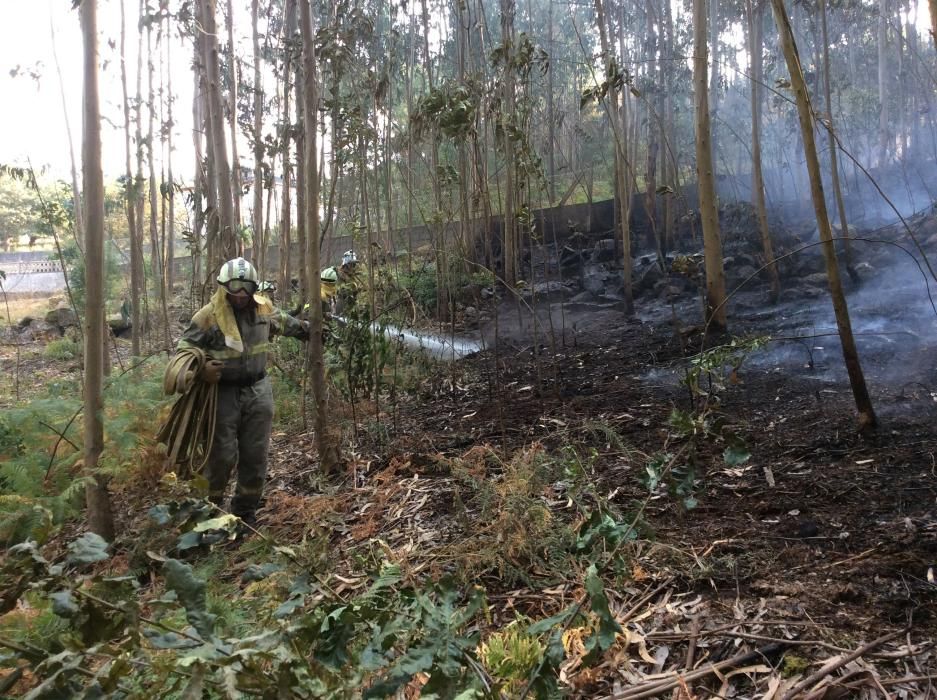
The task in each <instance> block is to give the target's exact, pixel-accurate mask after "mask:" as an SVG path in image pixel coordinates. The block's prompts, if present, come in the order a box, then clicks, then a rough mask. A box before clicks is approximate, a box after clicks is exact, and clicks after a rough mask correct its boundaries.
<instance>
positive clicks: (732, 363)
mask: <svg viewBox="0 0 937 700" xmlns="http://www.w3.org/2000/svg"><path fill="white" fill-rule="evenodd" d="M769 341H770V338H769V337H767V336H756V337H753V338H733V339H732V340H731V341H730V342H729V343H727V344H725V345H717V346H716V347H714V348H710V349H709V350H704V351H703V352H701V353H700V354H699V355H696V356H695V357H693V358H692V359H691V360H690V366H689V367H688V368H687V370H686V374H685V376H684V378H683V384H684V385H685V386H686V387H687V388H688V389H689V390H690V394H691V396H692V397H694V399H698V398H703V399H708V398H711V397H718V395H719V394H720V393H721V392H722V391H724V390H725V389H726V388H727V387H728V385H729V384H730V383H733V382H737V381H738V371H739V369H741V367H742V363H743V362H745V359H746V358H747V357H748V356H749V355H750V354H751V353H753V352H755V351H757V350H760V349H761V348H763V347H764V346H765V345H766V344H767V343H768V342H769Z"/></svg>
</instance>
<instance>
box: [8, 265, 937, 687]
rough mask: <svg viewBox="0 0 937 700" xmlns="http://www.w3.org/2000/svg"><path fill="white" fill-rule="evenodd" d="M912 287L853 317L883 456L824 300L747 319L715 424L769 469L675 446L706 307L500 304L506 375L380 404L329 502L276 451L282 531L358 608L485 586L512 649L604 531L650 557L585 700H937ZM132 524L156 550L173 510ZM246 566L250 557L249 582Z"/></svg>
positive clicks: (277, 531)
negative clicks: (759, 339)
mask: <svg viewBox="0 0 937 700" xmlns="http://www.w3.org/2000/svg"><path fill="white" fill-rule="evenodd" d="M899 273H900V274H899ZM917 274H918V273H916V272H915V271H914V270H912V271H910V272H908V271H907V270H901V271H899V272H897V273H896V272H893V273H889V274H885V273H883V272H879V273H878V274H877V275H876V276H875V277H873V278H871V279H867V280H866V281H865V282H864V283H863V285H862V286H861V287H859V288H856V289H852V290H851V293H850V302H851V308H852V312H853V321H854V326H855V328H856V331H857V333H858V337H859V343H860V351H861V356H862V361H863V367H864V369H865V371H866V374H867V378H868V383H869V387H870V390H871V393H872V397H873V401H874V405H875V409H876V412H877V415H878V417H879V420H880V427H879V429H878V430H877V431H876V432H875V433H873V434H869V435H860V434H859V432H858V430H857V420H856V410H855V405H854V403H853V400H852V395H851V392H850V390H849V385H848V382H847V380H846V376H845V372H844V371H843V369H842V360H841V355H840V351H839V342H838V339H837V338H836V337H835V336H834V335H831V334H832V333H835V324H834V323H833V321H832V314H831V311H830V310H829V308H828V306H829V303H828V301H826V299H825V298H824V297H823V296H822V294H819V293H818V291H817V288H816V287H815V286H809V285H804V284H799V283H790V284H789V287H790V288H789V289H788V291H787V292H786V293H785V296H784V297H783V299H784V301H783V303H782V304H781V305H779V306H769V305H767V304H766V300H765V293H764V290H763V289H761V288H758V287H756V288H755V289H752V290H750V291H742V292H740V293H738V294H737V295H735V296H734V297H733V300H732V302H731V305H730V313H729V316H730V322H731V330H732V333H733V335H734V336H737V337H741V336H746V335H770V336H772V337H773V338H774V340H773V341H771V342H769V343H767V344H766V345H765V346H764V347H763V348H762V349H759V350H756V351H753V352H751V353H749V354H748V355H747V356H746V358H745V360H744V362H743V363H742V365H741V367H740V368H739V369H738V371H737V372H734V373H731V374H729V375H728V380H727V381H726V382H725V386H724V387H722V388H720V389H719V390H718V391H716V392H715V393H714V394H713V396H712V397H710V403H709V408H710V412H709V413H708V417H709V418H710V420H711V421H715V420H716V419H720V420H721V421H724V422H725V424H726V425H727V426H729V427H731V429H732V431H733V432H734V433H735V434H737V435H738V436H739V437H741V438H742V439H743V440H744V442H745V444H746V447H747V449H748V451H749V452H750V453H751V458H750V459H749V460H748V461H746V462H745V463H743V464H739V465H729V464H727V463H726V462H725V461H724V460H723V457H722V455H723V451H724V449H725V448H726V443H725V440H724V439H723V438H720V437H712V436H705V435H699V436H697V437H696V439H695V440H692V441H691V440H689V439H688V438H686V437H681V436H679V435H676V434H675V431H674V430H673V429H672V428H671V427H670V425H669V422H668V418H669V416H670V415H671V413H672V411H674V410H675V409H677V410H680V411H685V412H691V411H693V410H699V409H700V407H701V403H700V401H701V400H700V398H699V397H697V398H695V399H692V400H691V394H690V392H689V391H688V390H687V388H686V387H685V386H684V385H683V384H681V382H680V379H681V377H683V376H685V371H686V368H687V367H688V366H690V361H691V358H692V357H693V356H694V355H695V354H696V353H697V352H698V351H699V350H700V342H701V341H700V338H701V334H700V333H699V327H698V323H699V316H700V313H699V302H698V300H697V299H695V298H694V297H693V295H692V294H685V295H683V296H681V297H678V298H676V299H661V298H655V299H651V300H648V299H639V300H638V304H637V310H638V314H637V316H636V317H635V318H632V319H626V318H625V317H624V316H623V314H622V313H621V311H620V310H619V309H618V308H617V306H616V305H615V304H614V303H611V302H608V301H602V302H600V303H582V302H577V303H569V304H563V305H558V304H553V305H552V306H545V307H542V308H541V309H540V311H541V313H540V322H539V323H538V325H537V326H536V327H533V328H532V327H531V324H530V321H529V315H528V314H526V313H524V312H522V313H520V314H519V313H518V311H517V305H516V304H514V303H506V302H502V308H501V313H500V314H499V316H498V319H499V323H498V331H497V333H498V336H499V337H498V343H497V346H496V347H493V346H492V345H493V344H492V340H493V337H494V331H493V329H491V328H490V327H488V328H486V329H485V331H486V336H487V341H486V342H487V345H488V349H486V350H485V351H483V352H481V353H479V354H478V355H475V356H473V357H470V358H468V359H464V360H460V361H458V362H455V363H449V364H440V365H439V366H438V367H437V368H436V372H435V373H434V374H433V375H432V376H431V377H429V378H427V379H426V380H424V381H423V382H422V384H421V385H420V386H419V388H418V390H417V391H415V392H413V393H411V394H407V395H401V396H399V397H398V400H397V401H396V403H392V404H388V403H387V400H386V398H385V400H384V403H383V404H381V405H380V406H376V405H375V404H374V403H373V402H369V401H361V402H359V404H358V405H357V406H356V407H355V412H354V415H355V417H356V419H357V423H358V428H359V429H358V431H356V437H355V438H352V432H351V431H350V430H349V431H346V436H347V437H348V438H349V441H350V444H349V445H346V448H347V449H346V450H345V456H346V458H347V469H346V471H345V473H344V474H343V475H342V478H341V479H338V480H333V481H331V482H330V481H327V480H324V479H322V478H321V477H320V476H319V474H318V469H317V465H316V463H315V451H314V447H313V439H312V435H311V434H310V433H308V432H304V431H302V430H285V431H283V432H279V433H277V434H275V436H274V439H273V444H272V448H271V458H272V464H271V474H270V483H269V484H268V490H267V499H266V506H265V508H264V509H263V510H262V511H261V526H262V530H263V531H264V532H265V533H267V535H268V536H270V537H272V538H273V539H275V540H276V541H278V542H282V543H288V542H300V541H304V540H305V541H307V542H308V541H311V540H312V539H318V541H321V542H323V543H325V545H327V547H326V550H327V554H326V553H325V552H324V553H323V556H324V557H327V559H328V568H327V569H324V570H327V571H330V572H331V573H332V576H333V577H334V578H332V579H331V581H332V584H333V588H334V590H336V591H337V592H338V593H340V594H342V593H346V592H349V591H354V590H363V589H364V588H366V587H367V586H368V585H369V583H370V581H369V579H368V573H369V572H371V571H373V570H374V568H375V567H376V566H377V565H378V564H379V563H380V561H381V560H384V559H386V560H390V561H394V562H396V563H399V564H400V565H401V566H402V569H403V571H404V572H405V573H406V575H407V577H408V579H409V580H411V581H412V582H414V583H416V584H418V585H419V583H420V582H421V581H423V582H425V580H426V578H427V577H430V578H439V577H442V576H446V575H453V574H454V575H456V576H457V577H458V578H459V579H460V580H462V581H464V582H465V585H466V586H469V585H471V583H473V582H476V583H481V584H483V585H484V586H485V588H486V590H487V592H488V600H489V603H490V605H491V610H492V620H491V621H492V627H497V626H498V625H501V624H504V623H506V622H508V621H510V620H513V619H514V618H516V617H517V616H518V615H523V616H526V617H527V618H529V619H542V618H544V617H547V616H549V615H553V614H556V613H558V612H560V611H561V610H563V609H564V608H566V607H567V606H569V605H571V604H573V603H575V602H577V601H580V600H582V599H583V592H584V587H583V582H584V576H585V568H586V566H587V563H586V561H585V559H586V558H585V557H584V556H582V555H579V556H571V555H570V554H569V544H570V543H569V541H567V540H564V539H563V538H562V536H561V534H560V533H561V531H562V529H563V528H564V527H565V528H567V529H569V530H570V531H572V532H582V531H583V528H584V521H585V519H586V518H587V517H588V514H589V513H590V512H591V511H594V510H596V509H602V510H603V511H604V512H608V513H610V514H611V515H612V516H613V517H614V518H615V519H616V520H618V521H619V522H621V523H625V524H632V523H634V525H635V528H636V530H637V532H638V537H637V539H636V540H634V541H633V542H628V543H626V544H624V545H622V546H621V547H620V548H619V549H618V554H619V556H617V557H615V558H614V560H613V561H612V563H611V564H610V565H609V566H607V567H606V568H605V569H603V580H604V582H605V586H606V591H607V593H608V598H609V603H610V609H611V611H612V613H613V614H614V615H615V617H616V619H617V620H618V622H619V623H620V624H621V626H622V630H623V632H622V634H620V635H619V637H618V640H617V642H616V644H615V645H614V646H613V647H612V648H611V649H609V650H608V651H607V652H606V653H605V654H604V656H603V657H602V658H601V660H600V662H599V663H598V664H597V665H591V666H590V665H587V664H585V663H584V655H585V649H584V642H585V640H586V639H587V638H588V637H589V636H590V635H591V633H592V631H593V630H592V625H593V624H594V618H593V617H591V616H586V618H583V619H577V620H576V621H575V622H574V623H572V624H571V625H570V628H569V629H568V630H566V633H565V634H564V646H565V648H566V661H565V662H564V664H563V666H562V668H561V669H560V671H561V679H562V682H563V685H564V687H566V688H568V689H569V691H570V693H571V694H572V695H573V696H575V697H616V698H637V697H675V698H684V699H687V698H710V697H737V698H766V699H767V698H781V697H784V696H785V694H786V693H793V695H790V697H811V698H852V697H856V698H860V697H868V698H880V697H895V698H899V697H900V698H927V697H937V685H932V683H933V682H934V681H935V680H937V649H935V643H937V615H935V613H937V584H935V583H933V582H932V581H931V576H932V574H931V567H934V568H937V475H935V471H937V458H935V455H937V357H935V356H934V352H933V348H934V347H935V339H937V332H935V319H937V312H935V311H933V309H932V308H931V307H930V303H929V301H928V297H927V293H926V290H925V289H924V286H923V284H922V283H920V281H919V280H920V277H919V276H917V277H915V275H917ZM548 312H552V320H551V318H550V316H551V314H550V313H548ZM551 330H552V337H551V333H548V331H551ZM5 361H7V362H8V363H9V362H12V360H11V359H10V358H6V360H5ZM24 362H25V363H26V365H27V366H29V367H30V371H33V372H38V373H40V374H41V370H42V369H43V368H44V367H45V366H46V365H48V364H50V363H49V362H48V361H44V360H42V359H40V358H38V357H37V356H36V354H35V353H34V354H33V355H30V356H29V357H25V358H24ZM30 363H31V364H30ZM708 386H709V385H708V383H706V382H704V383H703V388H704V389H705V388H708ZM335 410H336V414H335V416H334V417H335V418H336V419H337V421H340V420H342V419H345V420H347V419H350V418H351V416H352V412H351V410H350V406H348V405H341V404H339V403H338V402H337V403H336V406H335ZM569 448H572V449H573V450H574V451H575V453H571V452H569ZM660 453H667V454H671V455H677V456H678V457H679V458H680V459H678V460H677V461H676V462H675V463H674V465H675V466H682V465H684V464H686V463H687V460H688V459H689V458H690V457H692V459H693V462H692V463H693V466H694V468H695V476H696V480H695V489H696V490H695V493H694V496H695V499H696V501H697V503H696V505H695V507H694V508H692V509H687V508H686V507H685V504H684V502H683V498H682V497H680V496H675V495H674V494H672V493H669V492H668V490H667V488H666V487H664V486H661V487H658V488H656V489H654V490H653V491H649V489H648V486H647V484H646V480H645V479H644V476H645V474H646V466H647V464H648V462H650V461H652V460H653V458H654V457H655V456H656V455H659V454H660ZM571 468H573V469H572V471H573V472H575V474H573V475H570V469H571ZM538 470H540V471H541V472H543V473H539V472H538ZM117 498H118V501H119V502H120V503H121V506H120V510H121V513H122V516H121V517H122V519H124V522H123V523H122V528H123V529H124V530H125V531H128V532H136V531H138V529H142V528H143V527H144V525H143V524H141V523H142V520H143V516H142V514H143V513H145V512H146V510H147V508H148V506H149V505H152V503H153V502H154V499H156V498H159V496H158V495H154V492H153V489H152V488H150V489H149V490H147V491H145V492H142V493H137V492H136V489H133V490H132V491H127V492H123V493H118V494H117ZM251 551H252V550H251V549H250V547H249V546H245V547H244V548H243V549H241V550H237V551H236V552H233V553H232V554H233V557H234V559H233V563H232V566H231V568H230V570H229V571H228V572H227V577H228V579H230V581H232V582H235V581H237V579H238V577H239V574H240V572H241V570H242V569H243V568H244V567H246V566H247V565H248V564H249V563H251V556H252V555H251ZM887 635H891V636H889V637H888V638H887V639H883V637H885V636H887ZM870 643H872V644H870ZM749 653H751V654H752V655H746V654H749ZM834 662H841V663H840V664H839V665H834ZM713 664H716V665H717V666H716V668H717V670H718V671H719V673H712V672H711V670H710V669H711V668H712V665H713ZM720 664H721V665H720ZM824 671H826V672H825V673H824ZM814 674H816V675H814ZM417 685H418V684H417ZM515 690H516V689H515ZM411 691H412V694H411V697H415V696H416V693H417V686H414V687H412V688H411Z"/></svg>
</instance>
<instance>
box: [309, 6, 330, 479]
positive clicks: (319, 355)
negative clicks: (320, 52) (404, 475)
mask: <svg viewBox="0 0 937 700" xmlns="http://www.w3.org/2000/svg"><path fill="white" fill-rule="evenodd" d="M309 4H310V0H299V16H300V31H301V33H302V39H303V78H304V80H305V83H306V84H305V88H304V90H303V114H304V116H305V122H304V129H303V130H304V132H305V138H304V142H305V153H304V157H305V161H306V210H305V212H303V213H304V214H305V217H306V233H307V236H306V247H307V248H308V251H307V253H308V255H307V259H306V262H307V274H308V275H309V277H310V279H317V276H318V274H319V266H320V262H319V164H318V162H317V160H316V151H317V147H318V143H317V139H316V136H317V134H318V118H317V117H318V113H319V112H318V100H319V95H318V91H317V87H318V86H317V83H316V53H315V34H314V33H313V29H312V11H311V9H310V7H309ZM310 291H311V294H310V299H309V311H310V314H309V346H308V349H307V350H308V353H307V355H306V369H307V374H308V376H309V379H310V383H311V389H312V394H313V402H314V404H315V430H316V445H317V448H318V453H319V468H320V469H321V470H322V472H323V473H326V474H332V473H334V472H336V471H337V470H338V468H339V466H340V455H339V452H338V443H337V442H336V441H335V440H334V437H333V436H332V435H331V433H330V432H329V425H328V387H327V386H326V383H325V356H324V348H323V345H322V289H321V287H320V286H319V285H318V284H313V285H312V286H311V290H310Z"/></svg>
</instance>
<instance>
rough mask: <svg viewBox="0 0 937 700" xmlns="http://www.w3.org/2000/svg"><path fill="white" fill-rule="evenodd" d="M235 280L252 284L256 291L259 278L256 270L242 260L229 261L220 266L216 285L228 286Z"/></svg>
mask: <svg viewBox="0 0 937 700" xmlns="http://www.w3.org/2000/svg"><path fill="white" fill-rule="evenodd" d="M235 280H238V281H241V282H242V283H243V282H252V283H253V285H254V289H255V290H256V289H257V286H258V284H259V283H260V278H259V277H258V276H257V270H255V269H254V266H253V265H251V264H250V263H249V262H248V261H247V260H245V259H244V258H235V259H234V260H229V261H228V262H226V263H225V264H224V265H222V266H221V270H219V271H218V284H221V285H224V286H228V285H229V284H230V283H231V282H234V281H235Z"/></svg>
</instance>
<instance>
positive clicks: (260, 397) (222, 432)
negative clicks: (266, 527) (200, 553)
mask: <svg viewBox="0 0 937 700" xmlns="http://www.w3.org/2000/svg"><path fill="white" fill-rule="evenodd" d="M216 416H217V417H216V420H215V441H214V442H213V443H212V447H211V453H210V454H209V457H208V464H207V465H206V476H207V478H208V490H209V498H211V500H212V502H213V503H216V504H218V505H221V503H222V501H223V500H224V493H225V488H226V487H227V485H228V480H229V479H230V478H231V470H232V469H233V468H234V466H235V465H237V487H236V488H235V491H234V497H233V498H232V499H231V512H232V513H234V514H235V515H237V516H238V517H241V518H245V519H249V518H253V516H254V512H255V511H256V510H257V507H258V506H259V505H260V497H261V496H262V495H263V489H264V479H266V477H267V449H268V447H269V445H270V429H271V426H272V425H273V391H272V389H271V385H270V378H269V377H265V378H264V379H261V380H260V381H258V382H256V383H254V384H252V385H250V386H244V387H242V386H238V385H236V384H228V383H225V382H222V383H221V384H219V385H218V410H217V414H216Z"/></svg>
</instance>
